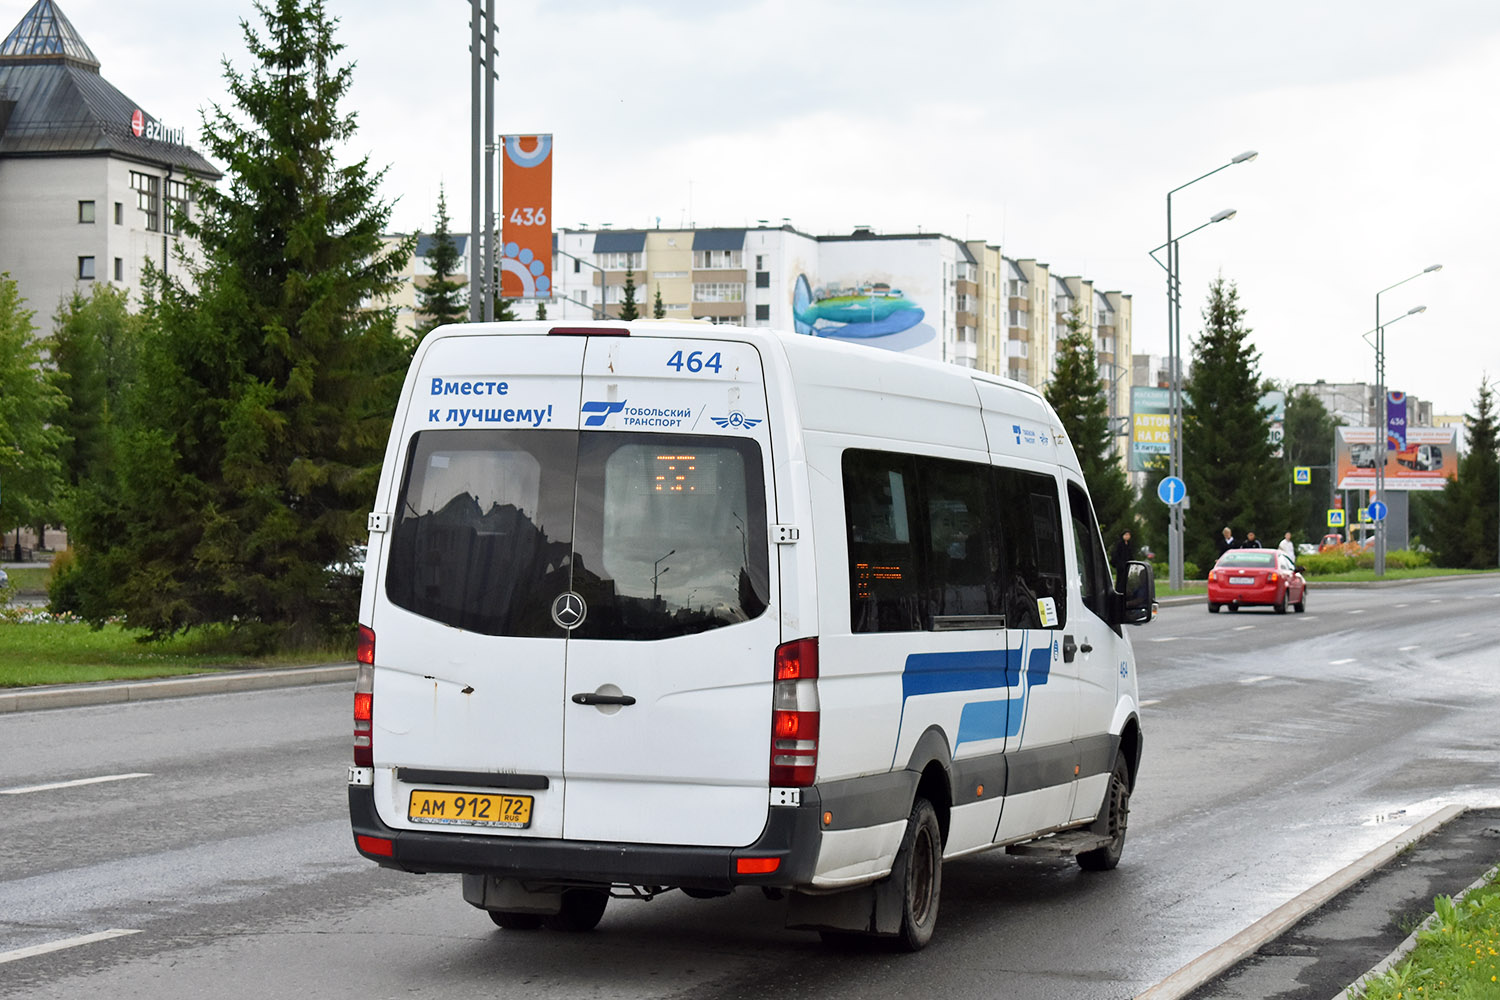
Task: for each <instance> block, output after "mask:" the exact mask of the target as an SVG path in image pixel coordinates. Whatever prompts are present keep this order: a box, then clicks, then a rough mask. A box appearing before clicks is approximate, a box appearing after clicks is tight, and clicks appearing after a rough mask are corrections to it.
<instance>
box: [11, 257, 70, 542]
mask: <svg viewBox="0 0 1500 1000" xmlns="http://www.w3.org/2000/svg"><path fill="white" fill-rule="evenodd" d="M34 315H35V314H34V313H33V312H32V311H31V310H30V309H27V308H25V305H24V301H23V300H22V298H21V293H20V290H19V289H18V287H17V286H16V283H15V281H13V280H11V277H10V273H9V272H6V271H0V532H6V531H9V530H11V529H12V528H19V527H21V526H22V525H27V524H35V523H36V522H37V521H38V520H41V519H43V518H45V516H46V514H47V513H48V512H49V511H50V510H51V509H52V503H53V498H54V496H55V494H56V489H57V485H58V477H59V475H60V474H61V471H62V463H61V462H60V461H59V459H58V452H59V450H60V449H61V448H62V447H63V445H64V443H65V440H66V439H65V435H64V433H63V430H62V429H61V428H60V427H58V426H57V423H56V421H57V420H58V418H59V416H60V415H61V414H62V413H63V412H64V410H65V409H66V407H67V405H68V401H67V398H66V397H65V396H64V395H63V393H62V390H61V389H60V388H58V385H57V383H58V381H59V380H58V379H57V377H56V373H55V372H54V371H52V370H50V369H49V368H46V367H44V365H43V363H42V358H43V355H42V351H43V347H44V346H45V345H44V344H43V343H42V341H40V340H38V339H37V337H36V327H35V326H34V325H33V324H32V317H33V316H34ZM20 547H21V542H20V533H19V532H17V534H16V545H15V548H16V550H19V549H20ZM12 554H13V556H14V557H15V558H20V552H19V551H14V552H13V553H12Z"/></svg>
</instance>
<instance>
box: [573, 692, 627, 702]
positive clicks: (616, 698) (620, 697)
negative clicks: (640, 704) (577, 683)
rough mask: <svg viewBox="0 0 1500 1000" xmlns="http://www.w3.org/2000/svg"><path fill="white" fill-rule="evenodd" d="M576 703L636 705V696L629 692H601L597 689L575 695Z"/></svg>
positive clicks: (574, 700)
mask: <svg viewBox="0 0 1500 1000" xmlns="http://www.w3.org/2000/svg"><path fill="white" fill-rule="evenodd" d="M573 704H575V705H634V704H635V698H634V697H633V696H631V695H628V694H599V693H598V692H597V691H584V692H580V693H579V694H575V695H574V696H573Z"/></svg>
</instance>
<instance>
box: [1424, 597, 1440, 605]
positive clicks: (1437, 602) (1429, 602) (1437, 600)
mask: <svg viewBox="0 0 1500 1000" xmlns="http://www.w3.org/2000/svg"><path fill="white" fill-rule="evenodd" d="M1427 603H1428V604H1442V603H1443V599H1442V598H1441V597H1434V598H1433V599H1432V600H1430V601H1428V602H1427Z"/></svg>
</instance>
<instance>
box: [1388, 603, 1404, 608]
mask: <svg viewBox="0 0 1500 1000" xmlns="http://www.w3.org/2000/svg"><path fill="white" fill-rule="evenodd" d="M1391 607H1393V608H1404V607H1406V605H1404V604H1392V605H1391Z"/></svg>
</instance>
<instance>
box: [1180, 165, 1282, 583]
mask: <svg viewBox="0 0 1500 1000" xmlns="http://www.w3.org/2000/svg"><path fill="white" fill-rule="evenodd" d="M1259 155H1260V154H1259V153H1257V152H1255V150H1253V149H1252V150H1246V151H1245V152H1243V153H1241V154H1239V155H1238V156H1236V157H1234V159H1232V160H1230V161H1229V162H1228V163H1225V164H1224V165H1222V166H1218V167H1215V168H1214V169H1212V170H1210V171H1209V172H1208V173H1206V174H1201V175H1199V176H1197V177H1194V178H1193V179H1192V180H1190V181H1188V182H1187V184H1179V185H1177V186H1176V187H1174V188H1173V189H1172V190H1170V191H1168V192H1167V242H1166V243H1164V244H1162V246H1164V247H1167V248H1168V249H1167V311H1168V317H1167V349H1168V351H1169V352H1170V353H1171V364H1170V365H1169V367H1170V368H1171V372H1172V379H1171V381H1172V385H1171V389H1170V390H1169V392H1170V396H1169V397H1168V398H1169V399H1170V404H1169V405H1168V412H1169V417H1168V426H1169V430H1168V435H1169V436H1170V438H1171V446H1170V448H1169V449H1168V455H1169V458H1168V467H1169V475H1173V476H1176V477H1178V478H1179V479H1180V478H1182V473H1183V461H1182V294H1181V291H1182V289H1181V284H1182V277H1181V273H1180V271H1179V267H1180V264H1181V261H1180V259H1179V257H1180V255H1179V253H1178V248H1177V246H1176V244H1177V241H1178V240H1179V239H1181V238H1182V237H1174V236H1173V235H1172V195H1174V194H1176V193H1177V192H1178V191H1181V190H1182V189H1183V188H1185V187H1188V186H1189V185H1192V184H1197V183H1198V182H1199V181H1201V180H1203V179H1204V178H1205V177H1212V176H1213V175H1214V174H1216V173H1218V172H1219V171H1220V170H1224V169H1227V168H1228V167H1232V166H1234V165H1235V164H1237V163H1248V162H1250V161H1251V160H1253V159H1255V158H1256V157H1257V156H1259ZM1221 214H1222V213H1221ZM1232 215H1233V213H1230V216H1225V217H1226V218H1228V217H1231V216H1232ZM1214 221H1220V220H1219V219H1215V220H1214ZM1198 228H1199V229H1201V228H1202V226H1200V227H1198ZM1196 231H1197V230H1194V232H1196ZM1186 235H1188V234H1187V233H1184V234H1183V236H1186ZM1157 249H1158V250H1159V249H1161V247H1158V248H1157ZM1157 263H1160V261H1158V262H1157ZM1185 499H1186V497H1184V500H1185ZM1183 520H1184V518H1183V511H1182V504H1181V503H1175V504H1172V505H1171V517H1170V521H1169V524H1170V528H1169V537H1168V539H1167V561H1168V566H1169V567H1170V569H1169V572H1170V574H1171V578H1170V582H1169V584H1168V585H1169V586H1170V587H1171V588H1172V589H1173V590H1181V589H1182V586H1183V579H1182V561H1183V551H1182V549H1183Z"/></svg>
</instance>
